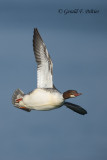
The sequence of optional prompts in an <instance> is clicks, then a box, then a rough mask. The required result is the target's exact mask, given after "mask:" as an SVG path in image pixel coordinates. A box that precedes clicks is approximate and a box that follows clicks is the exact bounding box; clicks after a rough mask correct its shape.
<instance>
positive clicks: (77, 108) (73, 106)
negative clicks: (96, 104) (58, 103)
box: [64, 102, 87, 115]
mask: <svg viewBox="0 0 107 160" xmlns="http://www.w3.org/2000/svg"><path fill="white" fill-rule="evenodd" d="M64 105H65V106H66V107H67V108H69V109H71V110H73V111H74V112H77V113H79V114H82V115H84V114H87V111H86V110H85V109H84V108H82V107H80V106H79V105H76V104H73V103H69V102H65V103H64Z"/></svg>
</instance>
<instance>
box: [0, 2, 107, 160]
mask: <svg viewBox="0 0 107 160" xmlns="http://www.w3.org/2000/svg"><path fill="white" fill-rule="evenodd" d="M75 10H78V12H77V13H71V12H74V11H75ZM89 10H92V11H97V13H86V12H87V11H89ZM66 11H67V14H66V15H65V12H66ZM80 11H82V13H80ZM106 17H107V2H106V1H105V0H94V1H92V0H90V1H89V0H87V1H86V0H81V1H80V0H76V1H74V0H67V1H64V0H63V1H56V0H55V1H49V0H45V1H42V0H39V1H35V0H31V1H28V0H26V1H25V0H23V1H21V0H14V1H13V0H9V1H6V0H1V1H0V74H1V76H0V81H1V85H0V95H1V105H0V107H1V110H0V159H2V160H5V159H8V160H10V159H11V160H19V159H23V160H29V159H30V160H33V159H37V160H43V159H46V160H50V159H51V160H60V159H61V160H65V159H66V160H71V159H73V160H78V159H79V160H86V159H87V160H90V159H91V160H94V159H97V160H101V159H103V160H106V159H107V126H106V122H107V116H106V113H107V104H106V99H107V98H106V91H107V85H106V83H107V71H106V70H107V53H106V52H107V20H106ZM36 27H37V28H38V30H39V32H40V34H41V36H42V38H43V40H44V42H45V44H46V46H47V49H48V51H49V53H50V56H51V58H52V61H53V74H54V77H53V79H54V84H55V86H56V87H57V88H58V89H59V90H60V91H61V92H62V93H63V92H64V91H66V90H68V89H75V90H77V91H78V92H81V93H83V94H82V95H81V96H79V97H77V98H74V99H69V100H68V101H69V102H72V103H75V104H78V105H80V106H82V107H83V108H85V109H86V110H87V112H88V114H87V115H85V116H82V115H79V114H77V113H74V112H73V111H71V110H69V109H68V108H66V107H64V106H63V107H61V108H59V109H56V110H52V111H31V112H30V113H27V112H24V111H22V110H19V109H17V108H15V107H13V105H12V103H11V97H12V94H13V92H14V90H15V89H17V88H20V89H21V90H23V91H24V93H28V92H29V91H31V90H33V89H35V88H36V82H37V80H36V78H37V76H36V67H37V65H36V63H35V59H34V54H33V46H32V39H33V29H34V28H36Z"/></svg>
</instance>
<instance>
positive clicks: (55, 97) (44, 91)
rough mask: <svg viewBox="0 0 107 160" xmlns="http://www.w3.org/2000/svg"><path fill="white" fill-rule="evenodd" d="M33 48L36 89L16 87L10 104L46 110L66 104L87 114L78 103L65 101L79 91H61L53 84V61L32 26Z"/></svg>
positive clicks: (24, 108)
mask: <svg viewBox="0 0 107 160" xmlns="http://www.w3.org/2000/svg"><path fill="white" fill-rule="evenodd" d="M33 50H34V56H35V59H36V62H37V89H34V90H33V91H31V92H30V93H28V94H24V93H23V91H21V90H20V89H17V90H15V91H14V93H13V96H12V104H13V105H14V106H15V107H17V108H19V109H22V110H25V111H28V112H30V111H31V110H41V111H46V110H47V111H48V110H52V109H56V108H59V107H61V106H63V105H64V106H66V107H67V108H69V109H71V110H73V111H75V112H77V113H79V114H82V115H84V114H87V111H86V110H85V109H83V108H82V107H80V106H79V105H76V104H73V103H70V102H66V99H68V98H74V97H77V96H79V95H81V93H78V92H77V91H75V90H68V91H66V92H64V93H61V92H60V91H59V90H58V89H56V87H55V86H54V84H53V63H52V60H51V58H50V55H49V53H48V50H47V48H46V45H45V44H44V42H43V40H42V38H41V36H40V34H39V32H38V29H37V28H34V35H33Z"/></svg>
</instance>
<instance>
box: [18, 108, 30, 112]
mask: <svg viewBox="0 0 107 160" xmlns="http://www.w3.org/2000/svg"><path fill="white" fill-rule="evenodd" d="M19 108H20V109H22V110H24V111H27V112H30V111H31V110H30V109H28V108H26V107H19Z"/></svg>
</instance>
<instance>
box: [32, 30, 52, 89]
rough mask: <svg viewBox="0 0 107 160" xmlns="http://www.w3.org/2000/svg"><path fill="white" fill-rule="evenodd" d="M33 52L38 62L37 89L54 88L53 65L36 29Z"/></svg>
mask: <svg viewBox="0 0 107 160" xmlns="http://www.w3.org/2000/svg"><path fill="white" fill-rule="evenodd" d="M33 50H34V55H35V59H36V62H37V88H53V63H52V60H51V58H50V55H49V53H48V50H47V48H46V45H45V44H44V42H43V40H42V38H41V36H40V34H39V32H38V30H37V28H35V29H34V35H33Z"/></svg>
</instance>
